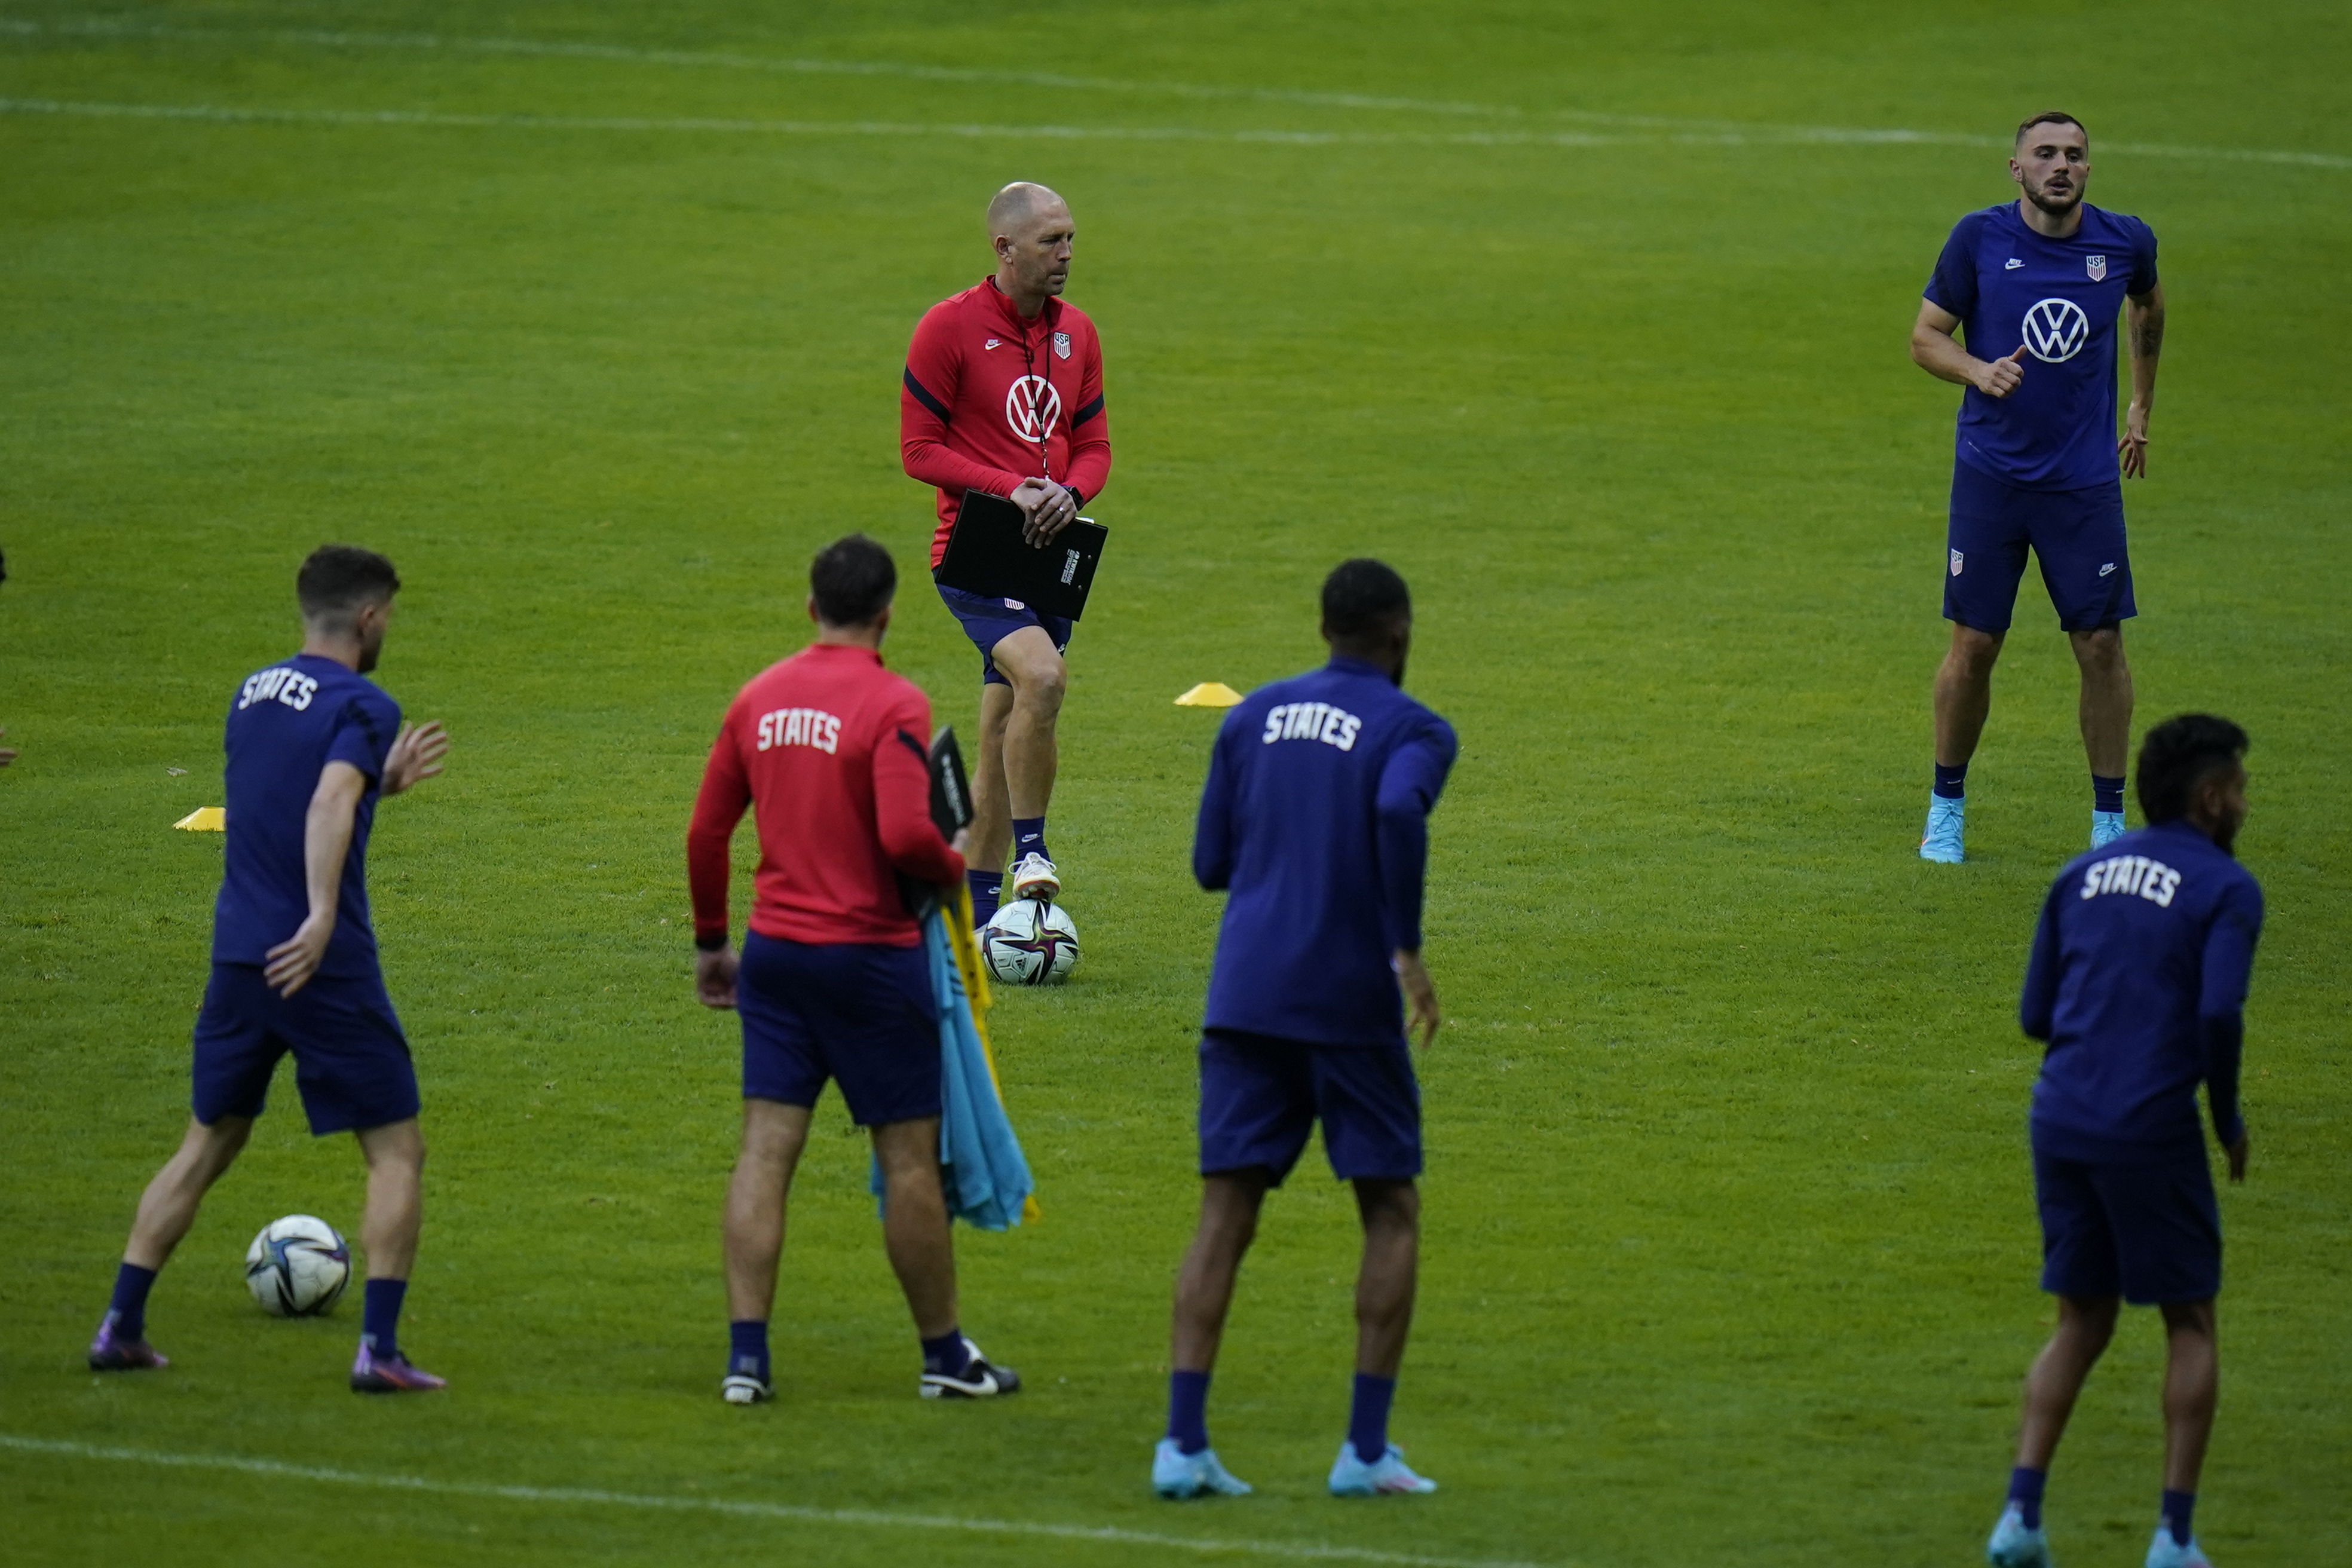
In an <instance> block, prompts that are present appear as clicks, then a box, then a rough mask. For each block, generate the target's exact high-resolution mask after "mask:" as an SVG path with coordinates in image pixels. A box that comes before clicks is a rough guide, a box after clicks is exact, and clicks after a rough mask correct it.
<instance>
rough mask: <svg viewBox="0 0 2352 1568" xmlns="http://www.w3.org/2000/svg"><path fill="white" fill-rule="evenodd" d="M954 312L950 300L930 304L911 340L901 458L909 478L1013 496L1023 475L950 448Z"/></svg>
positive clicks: (902, 391)
mask: <svg viewBox="0 0 2352 1568" xmlns="http://www.w3.org/2000/svg"><path fill="white" fill-rule="evenodd" d="M949 317H950V311H949V310H948V308H947V307H946V306H944V305H934V306H932V307H931V309H930V310H927V311H925V312H924V314H923V319H922V320H921V321H919V322H918V323H917V324H916V326H915V341H914V342H911V343H909V344H908V345H907V374H905V375H904V376H902V377H901V378H900V379H899V384H898V458H899V461H900V462H901V463H902V464H904V465H905V467H906V469H907V477H908V479H916V480H919V481H920V482H922V483H924V484H927V485H936V486H938V487H939V488H940V489H943V490H951V491H956V492H959V493H960V492H961V491H964V490H985V491H988V492H989V493H991V494H992V495H1008V496H1009V495H1011V494H1012V493H1013V491H1014V490H1015V489H1019V488H1020V485H1021V476H1020V475H1018V474H1014V473H1008V472H1006V471H1005V470H1004V469H1003V468H990V467H989V466H988V465H987V464H986V463H977V462H974V461H973V460H972V459H971V458H967V457H965V456H963V455H962V454H961V453H960V452H953V451H950V450H949V449H948V445H947V440H948V419H949V410H950V409H952V408H953V407H954V406H955V400H956V391H957V387H958V385H959V384H960V382H961V363H960V362H959V359H958V356H957V353H956V345H955V333H954V328H953V324H952V322H951V321H950V320H949Z"/></svg>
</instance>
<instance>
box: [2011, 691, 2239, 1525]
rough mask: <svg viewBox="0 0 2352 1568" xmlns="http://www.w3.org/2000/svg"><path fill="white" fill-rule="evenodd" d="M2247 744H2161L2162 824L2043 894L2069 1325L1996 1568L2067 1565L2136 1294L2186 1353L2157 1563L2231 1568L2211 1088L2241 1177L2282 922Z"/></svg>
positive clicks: (2168, 1373)
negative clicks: (2216, 1496) (2220, 1399)
mask: <svg viewBox="0 0 2352 1568" xmlns="http://www.w3.org/2000/svg"><path fill="white" fill-rule="evenodd" d="M2245 751H2246V732H2245V731H2243V730H2241V729H2240V728H2238V726H2237V725H2235V724H2232V723H2231V722H2230V721H2228V720H2226V719H2216V718H2213V717H2211V716H2210V715H2207V714H2202V713H2191V714H2187V715H2184V716H2183V717H2181V718H2178V719H2174V720H2170V721H2168V722H2165V723H2163V724H2159V725H2158V726H2157V727H2156V728H2155V729H2154V730H2151V731H2148V735H2147V741H2146V742H2144V743H2143V744H2142V746H2141V748H2140V754H2139V803H2140V810H2141V811H2142V812H2143V813H2145V814H2146V816H2147V826H2145V827H2143V828H2140V829H2139V830H2138V831H2137V832H2134V833H2126V834H2125V835H2124V836H2123V837H2119V838H2116V839H2114V840H2111V841H2110V842H2108V843H2106V844H2105V845H2102V846H2101V847H2098V848H2096V849H2094V850H2092V851H2090V852H2089V853H2088V854H2085V855H2082V856H2078V857H2077V858H2075V859H2074V861H2073V862H2072V863H2071V864H2069V865H2068V866H2067V867H2066V868H2065V869H2064V870H2063V871H2061V872H2060V873H2059V874H2058V880H2057V882H2056V883H2055V884H2054V885H2053V887H2052V888H2051V889H2050V896H2049V897H2048V898H2047V899H2045V900H2043V901H2042V920H2041V923H2040V924H2039V926H2037V927H2036V929H2035V931H2034V935H2033V954H2032V959H2031V961H2030V962H2029V963H2028V965H2027V968H2026V973H2025V991H2024V997H2023V1001H2022V1004H2021V1009H2020V1012H2021V1020H2022V1022H2023V1024H2024V1027H2025V1032H2026V1034H2027V1035H2029V1036H2031V1037H2033V1038H2035V1039H2037V1040H2046V1041H2047V1042H2049V1049H2048V1051H2047V1052H2046V1053H2045V1054H2044V1055H2043V1057H2042V1075H2041V1078H2040V1079H2039V1080H2038V1081H2037V1082H2036V1083H2035V1084H2034V1086H2033V1115H2032V1144H2033V1185H2034V1194H2035V1200H2036V1203H2037V1205H2038V1206H2039V1208H2040V1210H2041V1217H2042V1289H2045V1290H2048V1291H2050V1292H2051V1293H2053V1295H2055V1296H2056V1297H2057V1298H2058V1330H2057V1332H2056V1333H2054V1334H2053V1335H2052V1336H2051V1340H2050V1342H2049V1343H2048V1344H2047V1345H2046V1346H2044V1347H2043V1349H2042V1353H2041V1355H2040V1356H2038V1357H2037V1358H2036V1359H2035V1361H2034V1363H2033V1369H2032V1371H2031V1372H2030V1373H2027V1374H2026V1379H2025V1413H2024V1419H2023V1422H2022V1424H2021V1429H2020V1431H2019V1435H2018V1443H2017V1468H2016V1469H2015V1470H2013V1471H2012V1472H2011V1478H2010V1496H2009V1503H2008V1506H2007V1507H2006V1508H2005V1509H2004V1510H2003V1511H2002V1513H2001V1517H2000V1522H1999V1523H1998V1524H1997V1525H1996V1526H1995V1527H1994V1529H1993V1533H1992V1539H1991V1541H1990V1542H1989V1543H1988V1544H1987V1547H1986V1554H1987V1556H1988V1557H1989V1558H1990V1560H1991V1562H1992V1563H1995V1564H1996V1565H1997V1568H2048V1564H2049V1563H2050V1549H2049V1542H2048V1538H2047V1536H2046V1534H2045V1532H2044V1531H2043V1530H2042V1484H2043V1480H2044V1479H2045V1478H2046V1476H2047V1475H2048V1473H2049V1469H2050V1460H2051V1458H2052V1456H2053V1455H2054V1454H2055V1453H2056V1452H2057V1448H2058V1439H2059V1437H2060V1436H2062V1435H2063V1433H2064V1432H2065V1430H2066V1418H2067V1416H2068V1415H2070V1414H2072V1413H2073V1411H2074V1399H2075V1396H2076V1395H2077V1394H2080V1393H2081V1392H2082V1388H2083V1384H2084V1380H2085V1379H2086V1378H2088V1377H2089V1376H2090V1373H2091V1368H2092V1367H2093V1366H2094V1365H2095V1363H2097V1361H2098V1359H2099V1355H2100V1352H2103V1351H2105V1349H2106V1347H2107V1342H2108V1340H2109V1338H2110V1337H2111V1336H2112V1335H2113V1334H2114V1332H2115V1328H2116V1315H2117V1310H2118V1306H2117V1304H2118V1300H2119V1299H2120V1300H2123V1301H2129V1302H2131V1303H2132V1304H2133V1305H2135V1306H2151V1305H2152V1306H2154V1307H2156V1308H2157V1309H2158V1310H2159V1311H2160V1312H2161V1313H2162V1315H2163V1319H2164V1330H2165V1336H2166V1343H2167V1365H2166V1369H2165V1378H2164V1426H2165V1443H2164V1497H2163V1500H2162V1502H2161V1505H2160V1508H2161V1515H2162V1523H2161V1524H2159V1525H2158V1529H2157V1532H2156V1539H2155V1540H2154V1541H2153V1542H2150V1543H2149V1546H2148V1552H2147V1565H2148V1568H2210V1565H2208V1564H2207V1563H2206V1559H2205V1555H2204V1553H2203V1552H2201V1551H2200V1550H2199V1548H2198V1545H2197V1542H2196V1539H2195V1536H2194V1534H2193V1533H2192V1531H2191V1530H2190V1528H2189V1525H2190V1514H2191V1510H2193V1508H2194V1507H2195V1504H2196V1500H2197V1477H2198V1472H2199V1471H2200V1468H2202V1467H2203V1464H2204V1460H2205V1445H2206V1440H2207V1438H2208V1437H2209V1436H2210V1435H2211V1432H2212V1428H2213V1405H2214V1400H2215V1397H2216V1394H2217V1391H2218V1389H2219V1386H2220V1360H2219V1352H2217V1351H2216V1349H2215V1342H2214V1309H2213V1302H2214V1297H2215V1296H2216V1295H2217V1294H2218V1293H2219V1292H2220V1290H2221V1211H2220V1208H2219V1207H2218V1205H2216V1204H2215V1202H2214V1197H2213V1178H2212V1173H2211V1172H2210V1170H2209V1169H2208V1168H2207V1165H2206V1156H2205V1142H2204V1135H2203V1133H2202V1132H2201V1131H2200V1130H2199V1128H2198V1125H2197V1088H2198V1085H2199V1084H2200V1082H2201V1083H2202V1084H2203V1085H2204V1087H2205V1104H2206V1110H2207V1112H2208V1114H2209V1115H2210V1117H2211V1119H2212V1122H2213V1132H2214V1136H2215V1137H2216V1138H2218V1139H2219V1140H2220V1141H2221V1145H2222V1148H2223V1149H2224V1150H2225V1151H2226V1152H2227V1154H2228V1156H2229V1162H2230V1179H2231V1181H2232V1182H2242V1181H2243V1180H2245V1175H2246V1153H2247V1143H2246V1124H2245V1120H2244V1118H2243V1117H2242V1115H2241V1114H2240V1112H2239V1108H2238V1069H2239V1062H2240V1058H2241V1057H2242V1050H2243V1044H2244V1038H2245V1028H2244V1024H2243V1020H2242V1013H2243V1009H2244V1006H2245V1002H2246V988H2247V982H2248V980H2249V978H2250V976H2251V975H2252V969H2253V962H2254V944H2255V942H2256V941H2257V940H2258V939H2259V938H2260V936H2261V934H2262V926H2263V894H2262V889H2261V888H2260V887H2259V886H2257V885H2256V883H2255V881H2254V879H2253V877H2252V874H2250V873H2249V872H2248V871H2247V870H2246V869H2245V868H2244V867H2242V866H2241V865H2239V864H2238V862H2237V860H2236V858H2234V856H2233V855H2232V852H2231V847H2232V845H2233V844H2234V843H2235V842H2236V839H2237V834H2238V828H2239V825H2240V824H2242V822H2244V820H2245V816H2246V770H2245V765H2244V763H2242V761H2241V760H2240V759H2241V758H2242V757H2243V756H2244V755H2245Z"/></svg>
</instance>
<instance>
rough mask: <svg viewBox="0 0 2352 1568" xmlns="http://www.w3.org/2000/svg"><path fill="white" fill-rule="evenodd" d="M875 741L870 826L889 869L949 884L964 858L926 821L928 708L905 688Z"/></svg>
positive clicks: (959, 872) (960, 874)
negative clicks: (893, 868)
mask: <svg viewBox="0 0 2352 1568" xmlns="http://www.w3.org/2000/svg"><path fill="white" fill-rule="evenodd" d="M881 728H882V733H880V734H878V735H877V736H876V737H875V740H874V826H875V830H876V831H877V833H878V834H879V835H880V836H881V839H882V853H883V854H885V855H887V856H888V857H889V858H890V864H891V865H892V866H894V867H896V868H898V870H900V871H902V872H904V873H906V874H907V875H908V876H909V877H913V878H915V879H918V880H919V881H925V882H938V883H952V882H956V881H959V880H961V879H962V877H963V857H962V856H961V855H959V854H957V853H956V852H955V851H954V850H953V849H951V848H950V847H948V841H947V840H946V839H944V838H942V837H940V830H939V827H938V826H937V825H935V824H934V823H933V822H932V821H931V766H930V752H929V749H928V748H927V747H926V745H925V744H924V742H923V739H922V737H924V736H926V735H928V734H929V733H930V732H931V705H930V704H929V702H927V701H925V700H923V694H922V693H921V692H919V691H917V690H914V689H908V690H907V691H906V692H905V693H903V694H902V695H901V696H900V698H899V699H898V700H897V701H896V702H894V703H892V704H891V705H890V708H889V710H887V712H885V713H884V714H883V716H882V725H881Z"/></svg>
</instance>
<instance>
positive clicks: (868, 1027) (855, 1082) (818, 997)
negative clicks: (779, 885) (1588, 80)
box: [735, 931, 940, 1127]
mask: <svg viewBox="0 0 2352 1568" xmlns="http://www.w3.org/2000/svg"><path fill="white" fill-rule="evenodd" d="M735 1011H736V1012H737V1013H738V1014H739V1015H740V1016H741V1017H742V1020H743V1096H744V1098H745V1099H747V1100H782V1102H783V1103H784V1104H786V1105H808V1106H813V1105H814V1104H815V1103H816V1097H817V1096H818V1095H819V1094H822V1093H823V1092H824V1084H825V1080H826V1079H833V1080H834V1081H835V1082H837V1083H839V1084H840V1085H841V1098H842V1099H843V1100H847V1101H848V1102H849V1115H850V1119H851V1120H852V1121H856V1123H857V1125H859V1126H860V1127H880V1126H884V1125H886V1124H887V1123H889V1122H893V1121H920V1120H922V1119H923V1118H924V1117H926V1116H937V1115H938V1114H939V1113H940V1005H939V1001H938V999H937V998H936V997H934V996H933V995H932V994H931V968H930V961H929V959H928V958H926V957H925V956H924V953H923V950H922V949H921V948H920V947H882V946H879V945H877V944H875V943H871V942H826V943H823V944H818V943H813V942H783V941H781V940H779V939H777V938H775V937H772V936H761V934H760V933H759V932H758V931H750V932H747V933H745V935H744V938H743V966H742V970H741V972H740V973H739V974H738V975H737V977H736V981H735Z"/></svg>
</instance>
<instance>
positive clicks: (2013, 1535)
mask: <svg viewBox="0 0 2352 1568" xmlns="http://www.w3.org/2000/svg"><path fill="white" fill-rule="evenodd" d="M2157 1533H2158V1534H2159V1535H2162V1534H2163V1533H2164V1532H2163V1531H2158V1532H2157ZM2166 1539H2167V1540H2169V1539H2171V1538H2170V1537H2169V1536H2167V1537H2166ZM1985 1561H1986V1562H1988V1563H1991V1564H1992V1568H2050V1538H2049V1537H2048V1536H2046V1535H2044V1534H2042V1531H2040V1530H2038V1529H2036V1530H2028V1529H2026V1528H2025V1514H2024V1512H2023V1511H2022V1510H2020V1509H2019V1508H2018V1506H2017V1505H2016V1504H2015V1503H2011V1504H2010V1505H2009V1507H2008V1508H2007V1509H2006V1510H2003V1511H2002V1513H2001V1516H2000V1523H1999V1524H1996V1525H1994V1526H1993V1527H1992V1539H1991V1540H1990V1541H1988V1542H1985ZM2149 1561H2150V1562H2154V1561H2155V1559H2153V1558H2150V1559H2149Z"/></svg>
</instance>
